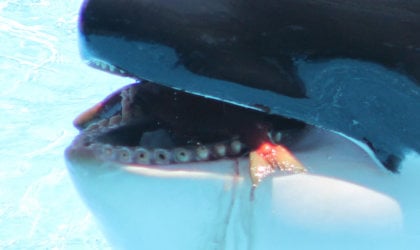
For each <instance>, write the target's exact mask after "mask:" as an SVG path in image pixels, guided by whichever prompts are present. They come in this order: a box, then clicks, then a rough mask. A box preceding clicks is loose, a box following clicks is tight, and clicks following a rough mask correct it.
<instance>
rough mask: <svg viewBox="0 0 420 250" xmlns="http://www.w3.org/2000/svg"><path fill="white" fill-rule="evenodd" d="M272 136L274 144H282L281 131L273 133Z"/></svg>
mask: <svg viewBox="0 0 420 250" xmlns="http://www.w3.org/2000/svg"><path fill="white" fill-rule="evenodd" d="M270 136H271V140H272V141H273V142H275V143H280V142H281V139H282V137H283V134H282V133H281V132H280V131H272V132H271V134H270Z"/></svg>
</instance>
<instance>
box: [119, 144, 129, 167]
mask: <svg viewBox="0 0 420 250" xmlns="http://www.w3.org/2000/svg"><path fill="white" fill-rule="evenodd" d="M131 157H132V152H131V150H130V149H129V148H127V147H121V148H119V149H118V150H117V159H118V160H119V161H120V162H124V163H129V162H131Z"/></svg>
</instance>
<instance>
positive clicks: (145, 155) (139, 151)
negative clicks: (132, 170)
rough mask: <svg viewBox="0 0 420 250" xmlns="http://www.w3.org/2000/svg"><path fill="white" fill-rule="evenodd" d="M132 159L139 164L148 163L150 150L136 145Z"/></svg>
mask: <svg viewBox="0 0 420 250" xmlns="http://www.w3.org/2000/svg"><path fill="white" fill-rule="evenodd" d="M134 160H135V162H136V163H139V164H150V152H149V150H147V149H145V148H141V147H138V148H136V150H135V151H134Z"/></svg>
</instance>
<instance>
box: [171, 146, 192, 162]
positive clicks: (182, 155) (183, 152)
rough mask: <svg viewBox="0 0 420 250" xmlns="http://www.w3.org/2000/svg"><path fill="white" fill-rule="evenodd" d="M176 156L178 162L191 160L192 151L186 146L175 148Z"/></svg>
mask: <svg viewBox="0 0 420 250" xmlns="http://www.w3.org/2000/svg"><path fill="white" fill-rule="evenodd" d="M174 158H175V160H176V161H177V162H188V161H191V152H190V151H189V150H187V149H185V148H176V149H174Z"/></svg>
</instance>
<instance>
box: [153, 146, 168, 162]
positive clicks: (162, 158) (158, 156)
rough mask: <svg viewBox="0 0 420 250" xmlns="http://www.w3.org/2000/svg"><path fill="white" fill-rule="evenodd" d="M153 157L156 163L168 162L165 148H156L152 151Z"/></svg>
mask: <svg viewBox="0 0 420 250" xmlns="http://www.w3.org/2000/svg"><path fill="white" fill-rule="evenodd" d="M153 159H154V160H155V163H156V164H169V162H170V153H169V151H168V150H166V149H162V148H158V149H155V150H154V151H153Z"/></svg>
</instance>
